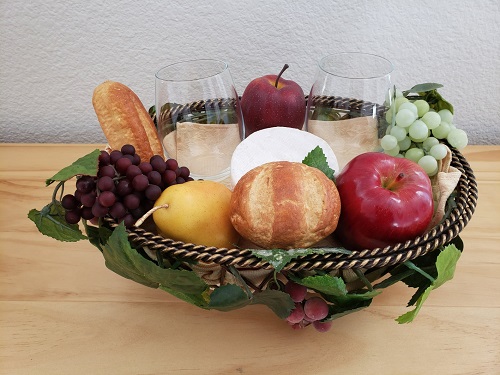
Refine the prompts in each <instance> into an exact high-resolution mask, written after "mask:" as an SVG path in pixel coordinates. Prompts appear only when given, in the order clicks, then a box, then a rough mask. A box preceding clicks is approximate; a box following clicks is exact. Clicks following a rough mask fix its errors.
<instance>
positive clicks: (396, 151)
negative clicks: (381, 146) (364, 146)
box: [384, 143, 400, 156]
mask: <svg viewBox="0 0 500 375" xmlns="http://www.w3.org/2000/svg"><path fill="white" fill-rule="evenodd" d="M399 151H400V150H399V146H398V144H397V143H396V146H395V147H394V148H391V149H390V150H384V152H385V153H386V154H387V155H391V156H397V155H398V154H399Z"/></svg>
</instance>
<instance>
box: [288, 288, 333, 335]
mask: <svg viewBox="0 0 500 375" xmlns="http://www.w3.org/2000/svg"><path fill="white" fill-rule="evenodd" d="M285 292H286V293H288V294H289V295H290V297H291V298H292V300H293V301H294V302H295V308H294V309H293V310H292V312H291V313H290V315H289V316H288V317H287V318H286V321H287V322H288V324H290V325H291V326H292V328H294V329H300V328H304V327H306V326H308V325H310V324H312V325H313V327H314V328H315V329H316V330H317V331H319V332H327V331H328V330H330V328H331V327H332V322H331V321H326V322H322V321H321V320H323V319H325V318H326V317H327V316H328V312H329V306H328V304H327V303H326V302H325V300H324V299H323V298H321V297H317V296H314V297H310V298H307V299H306V296H307V288H306V287H305V286H303V285H300V284H297V283H295V282H293V281H288V282H287V283H286V284H285Z"/></svg>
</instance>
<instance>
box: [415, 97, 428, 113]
mask: <svg viewBox="0 0 500 375" xmlns="http://www.w3.org/2000/svg"><path fill="white" fill-rule="evenodd" d="M413 104H414V105H415V107H417V114H418V117H422V116H423V115H425V114H426V113H427V112H429V108H430V107H429V103H427V102H426V101H425V100H423V99H418V100H415V101H414V102H413Z"/></svg>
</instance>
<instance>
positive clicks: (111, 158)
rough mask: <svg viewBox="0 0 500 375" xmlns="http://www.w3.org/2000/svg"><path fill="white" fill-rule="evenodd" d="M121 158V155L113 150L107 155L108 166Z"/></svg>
mask: <svg viewBox="0 0 500 375" xmlns="http://www.w3.org/2000/svg"><path fill="white" fill-rule="evenodd" d="M122 156H123V154H122V153H121V152H120V151H118V150H113V151H111V153H110V154H109V163H110V164H115V163H116V161H117V160H118V159H120V158H121V157H122Z"/></svg>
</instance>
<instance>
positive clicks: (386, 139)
mask: <svg viewBox="0 0 500 375" xmlns="http://www.w3.org/2000/svg"><path fill="white" fill-rule="evenodd" d="M397 145H398V140H397V139H396V137H394V136H393V135H390V134H388V135H384V136H383V137H382V139H381V140H380V146H382V148H383V149H384V150H385V151H387V150H391V149H393V148H394V147H396V146H397ZM398 152H399V150H398Z"/></svg>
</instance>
